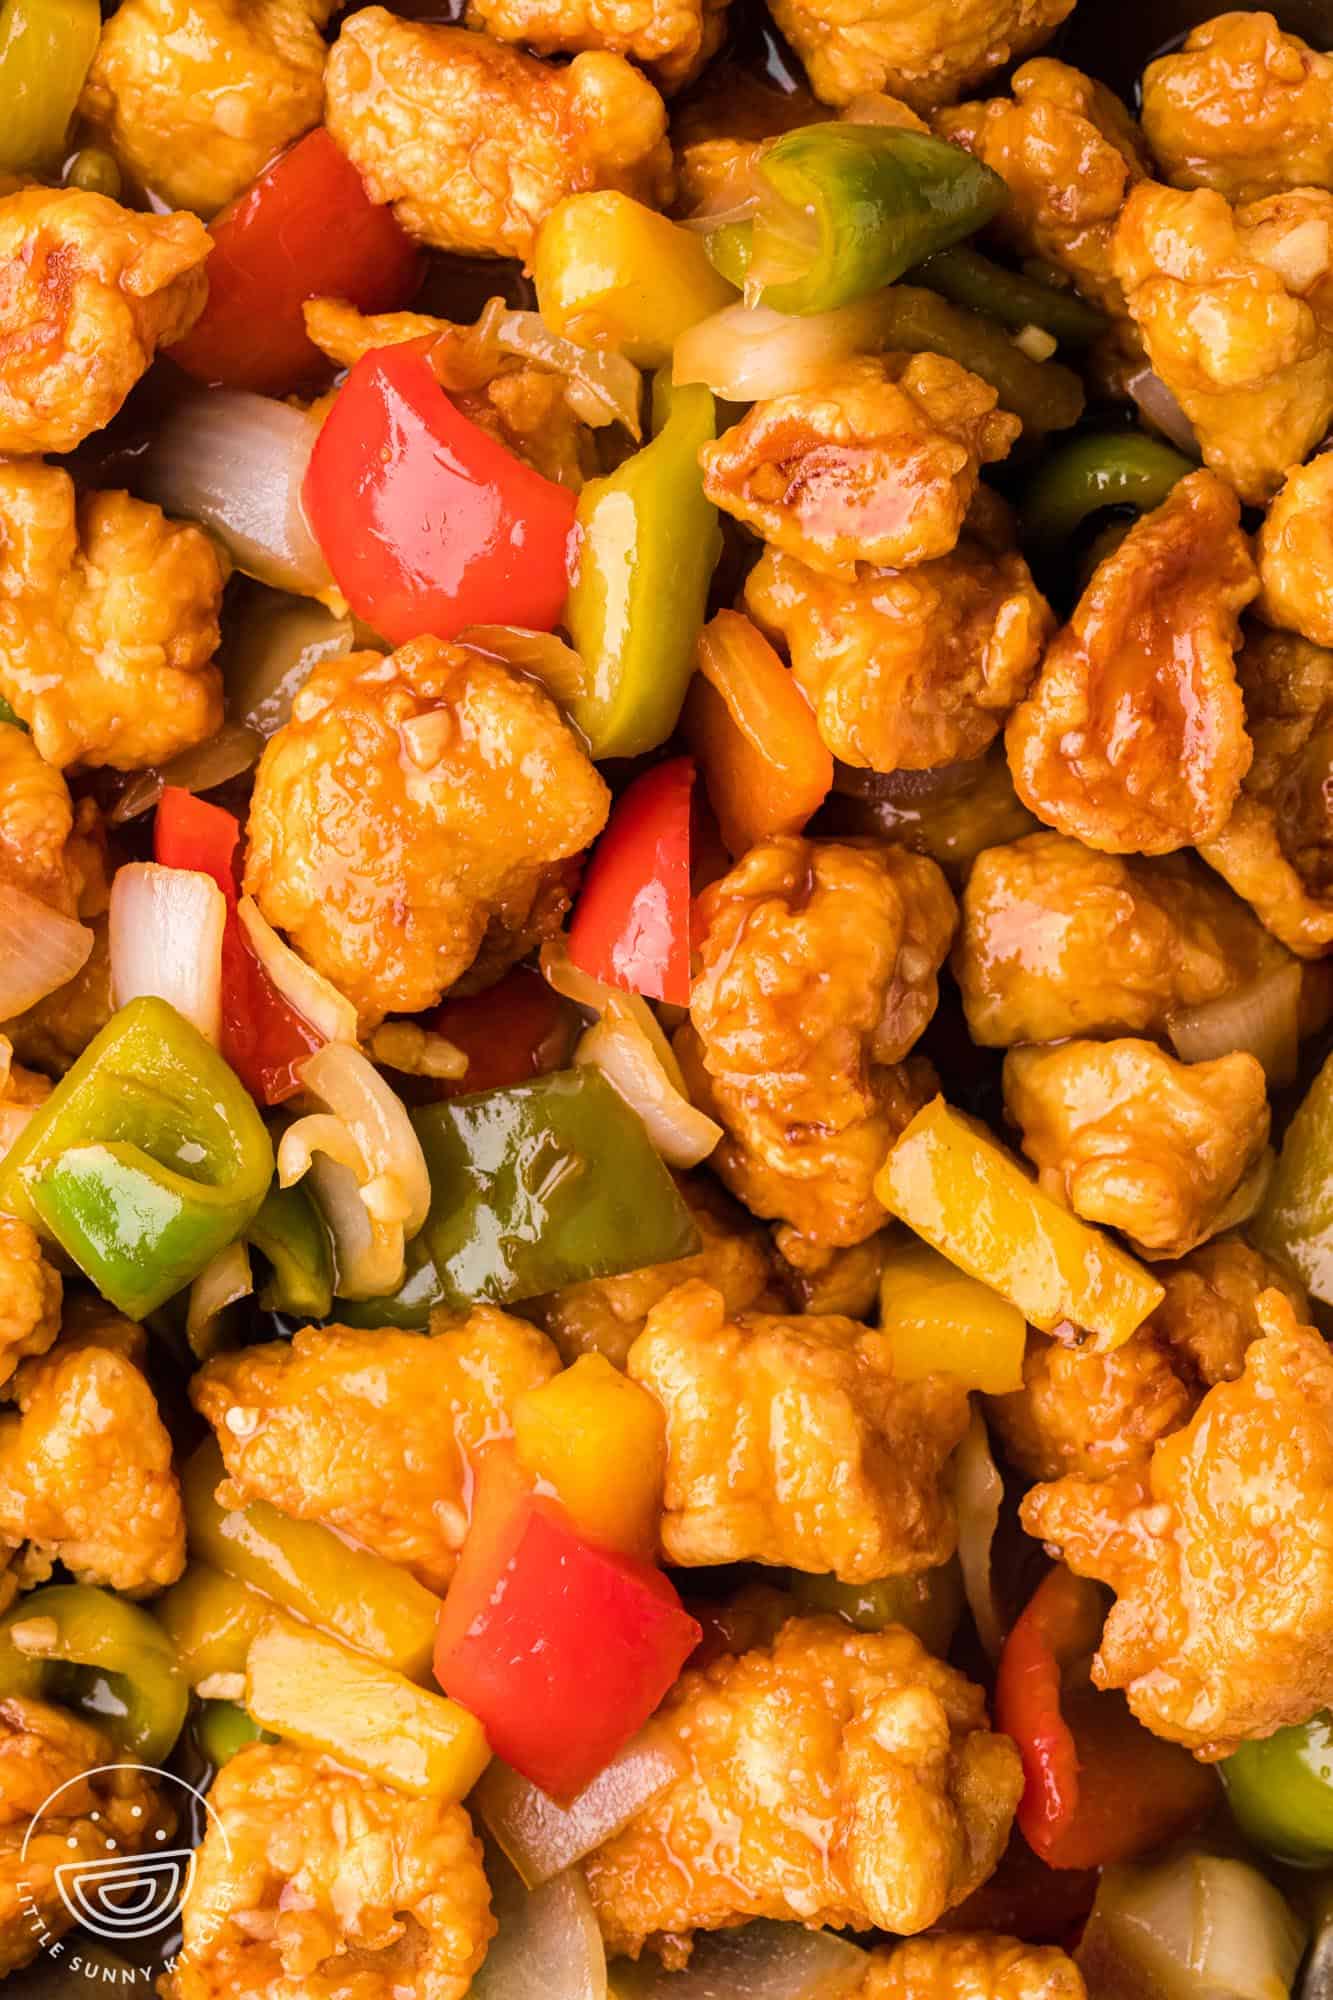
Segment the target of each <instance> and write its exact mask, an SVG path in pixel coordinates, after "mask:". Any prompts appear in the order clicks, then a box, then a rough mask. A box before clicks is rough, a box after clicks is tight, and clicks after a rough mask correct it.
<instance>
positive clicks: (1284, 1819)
mask: <svg viewBox="0 0 1333 2000" xmlns="http://www.w3.org/2000/svg"><path fill="white" fill-rule="evenodd" d="M1218 1768H1219V1769H1220V1771H1221V1773H1222V1779H1223V1782H1224V1783H1225V1785H1226V1790H1227V1804H1228V1805H1229V1806H1230V1807H1231V1813H1232V1817H1233V1819H1234V1820H1235V1821H1236V1824H1237V1825H1238V1826H1239V1828H1240V1830H1241V1832H1242V1833H1243V1834H1244V1835H1245V1837H1246V1839H1247V1840H1252V1841H1253V1842H1254V1844H1255V1846H1256V1847H1262V1848H1266V1849H1267V1851H1268V1852H1269V1853H1270V1854H1272V1855H1275V1856H1276V1857H1277V1858H1278V1859H1279V1860H1281V1861H1290V1862H1293V1863H1294V1864H1295V1865H1296V1866H1297V1867H1301V1868H1323V1867H1327V1866H1328V1865H1329V1864H1330V1863H1331V1862H1333V1717H1331V1716H1330V1715H1329V1713H1328V1711H1327V1710H1324V1712H1323V1713H1322V1714H1320V1715H1316V1716H1313V1717H1312V1718H1311V1720H1310V1721H1309V1722H1303V1723H1300V1724H1298V1725H1296V1726H1295V1727H1293V1728H1290V1729H1279V1730H1278V1731H1277V1732H1276V1734H1274V1735H1272V1736H1265V1737H1264V1738H1263V1740H1262V1741H1261V1742H1253V1743H1242V1744H1241V1746H1240V1749H1239V1750H1236V1751H1233V1752H1232V1754H1231V1756H1230V1757H1226V1758H1224V1759H1223V1760H1222V1763H1221V1764H1220V1765H1219V1767H1218Z"/></svg>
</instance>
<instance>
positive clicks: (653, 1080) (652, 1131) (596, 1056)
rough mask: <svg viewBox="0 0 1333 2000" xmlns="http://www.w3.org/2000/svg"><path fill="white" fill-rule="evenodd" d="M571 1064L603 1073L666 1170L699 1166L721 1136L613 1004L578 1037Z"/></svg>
mask: <svg viewBox="0 0 1333 2000" xmlns="http://www.w3.org/2000/svg"><path fill="white" fill-rule="evenodd" d="M574 1061H575V1062H576V1063H591V1064H592V1065H593V1067H594V1068H596V1069H599V1070H601V1072H602V1075H603V1076H604V1077H605V1078H606V1080H607V1082H608V1083H609V1084H611V1085H612V1087H613V1088H614V1089H616V1090H617V1091H619V1093H620V1095H621V1096H622V1097H623V1098H624V1100H625V1102H626V1104H628V1106H629V1108H630V1110H631V1111H633V1112H634V1113H635V1114H636V1115H637V1116H638V1118H639V1119H640V1120H641V1121H642V1123H643V1125H644V1127H645V1128H646V1130H647V1133H648V1137H649V1138H650V1139H651V1140H652V1142H653V1145H654V1146H655V1147H656V1148H657V1151H658V1152H659V1153H660V1154H661V1156H662V1158H663V1159H664V1160H665V1161H666V1163H667V1165H668V1166H671V1167H697V1166H698V1164H699V1162H700V1160H706V1159H707V1158H708V1155H709V1154H710V1153H711V1152H712V1151H713V1148H714V1147H715V1146H716V1145H717V1143H718V1140H719V1139H720V1138H721V1137H722V1127H721V1126H720V1125H719V1124H717V1123H716V1121H715V1120H713V1119H712V1118H710V1117H709V1116H708V1115H707V1113H706V1112H703V1111H698V1110H696V1109H695V1107H694V1105H693V1104H691V1103H690V1100H689V1098H688V1097H686V1096H685V1095H684V1093H683V1092H682V1091H679V1090H677V1089H676V1087H675V1085H674V1084H673V1083H672V1081H671V1079H670V1077H669V1076H668V1075H667V1073H666V1071H665V1069H664V1068H663V1067H662V1063H661V1061H660V1060H659V1058H658V1056H657V1054H656V1052H655V1050H654V1048H653V1045H652V1043H651V1042H650V1041H649V1039H648V1037H647V1035H645V1034H644V1032H643V1029H642V1027H641V1026H640V1025H639V1023H638V1022H637V1021H636V1020H635V1018H634V1016H633V1015H632V1014H631V1013H630V1011H629V1009H628V1008H626V1007H621V1006H620V1005H619V1004H618V1003H617V1002H615V1001H612V1002H611V1004H610V1006H608V1008H607V1010H606V1012H605V1013H604V1014H603V1016H602V1018H601V1020H600V1021H598V1022H597V1023H596V1024H595V1025H594V1026H593V1027H591V1028H589V1029H588V1030H587V1031H586V1032H585V1033H584V1034H583V1035H582V1036H581V1038H580V1040H579V1043H578V1046H577V1048H576V1049H575V1050H574Z"/></svg>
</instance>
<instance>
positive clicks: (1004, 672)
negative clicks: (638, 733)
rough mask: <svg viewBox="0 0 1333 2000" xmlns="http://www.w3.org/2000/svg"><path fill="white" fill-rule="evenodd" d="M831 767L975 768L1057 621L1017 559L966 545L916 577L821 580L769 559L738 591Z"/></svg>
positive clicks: (778, 557) (778, 554) (893, 572)
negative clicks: (967, 763)
mask: <svg viewBox="0 0 1333 2000" xmlns="http://www.w3.org/2000/svg"><path fill="white" fill-rule="evenodd" d="M745 605H746V609H747V610H748V611H749V613H750V615H751V617H752V618H753V619H754V621H755V623H756V624H757V625H760V626H762V628H763V629H764V631H765V632H767V634H768V635H769V637H770V638H772V639H774V640H775V641H776V642H777V643H779V644H781V645H784V646H785V647H786V648H787V649H788V651H789V653H790V655H791V664H792V672H793V674H794V675H795V678H796V680H797V681H798V682H799V684H800V686H801V687H802V688H803V690H804V691H805V695H806V697H807V699H808V700H809V702H810V705H811V707H812V708H813V709H814V711H815V719H816V721H817V723H818V725H819V733H820V735H821V736H822V737H823V739H824V741H825V743H827V745H828V747H829V749H830V750H831V751H832V752H833V754H834V756H835V757H840V758H841V759H842V761H843V762H844V763H845V764H855V765H859V766H862V767H868V768H869V769H870V770H872V771H897V770H908V771H923V770H930V769H932V768H933V767H934V766H936V765H939V764H953V763H957V762H959V761H961V760H965V759H967V758H971V757H979V756H980V755H981V753H982V752H983V750H985V748H986V747H987V745H988V744H989V743H990V742H992V740H993V739H994V737H995V736H996V734H997V733H998V731H999V730H1000V728H1001V727H1002V726H1003V723H1004V719H1005V717H1006V716H1007V715H1008V713H1009V711H1010V709H1011V708H1012V707H1013V706H1014V703H1015V702H1016V701H1019V700H1021V699H1022V697H1023V695H1024V694H1026V692H1027V689H1028V684H1029V682H1030V681H1031V679H1032V676H1033V674H1034V673H1035V671H1036V668H1037V663H1038V661H1039V660H1040V658H1041V651H1042V647H1043V646H1044V644H1045V643H1046V640H1047V639H1048V637H1049V636H1050V633H1051V631H1052V629H1053V627H1054V624H1055V620H1054V619H1053V617H1052V616H1051V612H1050V609H1049V607H1048V605H1047V603H1046V600H1045V598H1044V597H1042V595H1041V594H1040V592H1039V591H1038V590H1037V588H1036V585H1035V584H1034V583H1033V581H1032V578H1031V576H1030V575H1029V573H1028V567H1027V564H1026V563H1025V562H1024V560H1023V558H1022V556H1020V555H1017V554H1016V553H1014V552H1012V551H1009V552H1006V553H1004V554H999V555H991V554H988V553H986V552H985V551H983V550H982V548H981V547H980V546H979V545H978V544H977V543H976V542H974V541H972V540H971V539H970V538H969V537H966V536H965V537H964V539H963V540H962V541H961V542H959V544H958V546H957V548H956V549H954V550H953V551H952V553H951V554H949V555H946V556H940V557H939V558H937V559H936V560H935V561H934V562H928V563H921V564H919V565H918V567H917V568H915V569H909V570H897V569H871V568H868V567H867V568H863V569H862V570H861V571H860V572H859V574H858V575H857V576H856V577H855V579H854V580H844V579H842V578H840V577H839V578H834V577H829V576H822V575H820V574H818V572H816V571H815V570H813V569H810V568H809V567H808V566H807V565H806V564H805V563H803V562H801V561H800V560H799V559H798V558H797V557H796V556H792V555H787V554H785V553H784V552H783V551H782V550H781V549H776V548H769V549H765V551H764V553H763V555H762V556H761V557H760V559H759V561H758V562H757V563H756V565H755V567H754V568H753V569H752V570H751V571H750V574H749V576H748V577H747V578H746V580H745Z"/></svg>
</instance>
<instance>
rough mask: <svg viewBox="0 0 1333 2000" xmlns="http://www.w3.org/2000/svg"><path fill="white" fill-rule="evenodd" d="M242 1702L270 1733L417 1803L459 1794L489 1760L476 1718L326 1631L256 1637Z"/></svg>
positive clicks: (275, 1630) (276, 1630)
mask: <svg viewBox="0 0 1333 2000" xmlns="http://www.w3.org/2000/svg"><path fill="white" fill-rule="evenodd" d="M245 1706H246V1708H247V1709H248V1710H249V1712H250V1714H251V1716H252V1717H253V1718H254V1720H255V1721H256V1722H257V1723H259V1725H260V1727H261V1728H263V1729H268V1730H271V1731H272V1733H273V1735H275V1736H281V1737H285V1738H286V1740H287V1741H288V1742H289V1743H297V1744H299V1745H300V1746H301V1747H302V1748H303V1749H306V1750H319V1751H322V1752H323V1753H324V1754H325V1755H326V1756H329V1757H335V1758H336V1759H337V1760H338V1762H339V1763H340V1764H348V1765H350V1766H351V1768H352V1770H354V1771H361V1772H363V1773H364V1774H365V1776H366V1777H368V1778H375V1779H378V1781H379V1782H380V1784H382V1785H389V1786H391V1787H392V1788H393V1790H394V1791H398V1792H410V1793H411V1794H412V1795H413V1796H414V1797H416V1798H437V1799H462V1798H465V1797H466V1796H467V1794H468V1793H469V1792H470V1791H471V1790H472V1787H473V1786H474V1785H475V1784H476V1782H477V1780H478V1778H479V1777H480V1776H481V1774H482V1772H483V1771H484V1770H485V1768H486V1766H487V1764H488V1763H489V1762H490V1756H491V1753H490V1748H489V1746H488V1744H487V1742H486V1732H485V1730H484V1729H483V1728H482V1726H481V1724H480V1723H479V1722H478V1720H477V1718H476V1716H475V1715H471V1714H469V1712H468V1711H467V1709H465V1708H462V1707H460V1706H459V1704H458V1703H457V1702H456V1701H450V1700H449V1698H448V1696H447V1695H442V1694H428V1693H427V1692H426V1691H425V1689H424V1688H419V1687H414V1686H413V1684H412V1682H411V1681H409V1680H405V1679H404V1678H403V1676H402V1675H401V1674H396V1673H394V1671H393V1669H392V1668H391V1667H381V1666H378V1665H377V1664H376V1663H375V1662H374V1661H373V1660H367V1659H363V1658H362V1657H361V1656H360V1655H359V1654H357V1653H351V1652H349V1651H348V1649H347V1648H346V1646H341V1645H339V1643H338V1641H337V1640H336V1639H329V1638H326V1637H325V1635H324V1634H323V1633H322V1632H301V1631H295V1630H291V1629H286V1630H284V1629H283V1628H282V1627H280V1626H270V1627H269V1629H268V1630H267V1631H264V1632H261V1633H260V1634H259V1636H258V1638H257V1639H255V1640H254V1641H253V1643H252V1644H251V1647H250V1655H249V1659H248V1661H247V1662H246V1674H245Z"/></svg>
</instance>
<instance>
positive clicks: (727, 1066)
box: [677, 836, 956, 1247]
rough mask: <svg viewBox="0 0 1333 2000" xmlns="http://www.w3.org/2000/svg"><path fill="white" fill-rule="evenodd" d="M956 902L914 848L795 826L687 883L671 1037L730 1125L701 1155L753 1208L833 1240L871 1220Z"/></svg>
mask: <svg viewBox="0 0 1333 2000" xmlns="http://www.w3.org/2000/svg"><path fill="white" fill-rule="evenodd" d="M955 914H956V913H955V908H954V901H953V897H952V896H951V895H950V893H949V889H948V886H947V884H946V883H945V880H944V877H943V876H942V875H941V873H940V871H939V869H938V868H937V867H936V866H935V864H934V862H933V861H928V860H926V859H925V857H924V856H921V855H916V854H909V853H908V852H907V851H906V850H905V849H903V848H894V847H886V846H878V845H871V844H869V843H861V844H854V843H850V842H842V841H812V840H804V839H800V838H797V837H794V836H793V837H787V838H782V839H777V840H769V841H764V842H761V843H760V845H759V846H757V847H753V848H751V849H750V851H749V853H748V854H746V855H744V856H743V857H742V858H741V860H740V861H738V862H737V863H736V865H735V867H734V868H732V869H731V871H730V873H729V874H727V875H725V876H723V878H722V880H721V881H720V882H715V883H713V885H712V886H711V887H710V888H708V889H706V890H705V891H704V892H703V894H702V895H701V896H700V897H699V899H698V901H697V903H696V905H695V924H696V929H695V949H696V954H697V976H696V978H695V981H694V988H693V995H692V998H691V1003H690V1025H689V1026H688V1027H686V1028H684V1029H682V1030H681V1033H680V1035H679V1036H678V1037H677V1051H678V1053H679V1054H680V1056H681V1058H682V1061H683V1063H684V1065H685V1070H686V1076H687V1080H688V1082H689V1084H690V1087H691V1092H692V1094H693V1095H694V1096H695V1101H696V1102H701V1103H703V1104H705V1106H706V1108H708V1109H709V1110H710V1112H711V1114H712V1115H713V1116H715V1117H716V1118H717V1119H718V1120H719V1121H720V1123H721V1124H722V1125H723V1127H724V1137H723V1139H722V1141H721V1143H720V1144H719V1146H718V1148H717V1151H716V1152H715V1153H714V1154H713V1156H712V1160H711V1165H712V1166H713V1167H714V1168H715V1170H716V1171H717V1173H718V1174H719V1175H720V1176H721V1178H722V1179H723V1180H724V1181H725V1182H726V1184H727V1186H728V1187H730V1188H731V1190H732V1192H733V1193H734V1194H737V1195H739V1197H740V1199H741V1200H742V1201H743V1202H744V1203H745V1205H746V1207H747V1208H749V1209H750V1211H751V1212H752V1214H755V1215H762V1216H780V1217H782V1218H783V1219H784V1220H785V1221H787V1222H790V1223H792V1224H793V1225H794V1226H795V1228H796V1229H797V1230H798V1231H799V1232H800V1233H801V1234H802V1235H803V1236H806V1237H809V1238H810V1239H811V1240H812V1241H813V1242H815V1243H817V1244H824V1245H827V1246H830V1247H838V1246H845V1245H848V1244H852V1243H860V1242H863V1241H864V1240H865V1238H866V1237H868V1236H872V1235H874V1233H875V1231H876V1230H878V1229H880V1228H881V1227H882V1226H883V1224H884V1222H885V1221H886V1219H887V1218H886V1215H885V1211H884V1209H883V1208H882V1207H881V1206H880V1204H879V1202H878V1201H877V1200H876V1199H875V1196H874V1191H873V1188H872V1185H871V1183H872V1182H873V1180H874V1176H875V1174H876V1173H877V1172H878V1171H879V1168H880V1166H881V1165H882V1164H883V1160H884V1155H885V1153H886V1152H887V1150H888V1148H889V1146H890V1145H891V1144H892V1142H893V1140H894V1139H895V1138H896V1137H897V1135H898V1133H899V1132H901V1131H902V1129H903V1127H904V1126H905V1125H906V1124H907V1123H908V1121H909V1119H910V1118H911V1117H912V1116H913V1115H914V1113H915V1112H916V1111H917V1110H919V1109H920V1107H921V1105H922V1104H923V1103H924V1102H925V1101H926V1099H927V1097H929V1096H930V1095H931V1093H932V1090H933V1084H934V1072H933V1071H932V1070H931V1069H930V1066H929V1064H927V1063H923V1062H921V1061H919V1060H918V1061H914V1062H911V1063H905V1062H904V1060H903V1059H904V1057H905V1056H907V1054H908V1052H909V1050H910V1049H911V1048H912V1045H913V1043H914V1042H915V1041H916V1040H917V1038H918V1036H919V1035H920V1034H921V1033H922V1031H923V1029H924V1028H925V1026H926V1024H927V1022H928V1021H929V1020H930V1017H931V1015H932V1014H933V1013H934V1011H935V1003H936V999H937V997H938V986H937V983H936V974H937V972H938V970H939V967H940V964H941V963H942V961H943V959H944V955H945V953H946V952H947V950H948V948H949V939H950V937H951V936H952V933H953V926H954V921H955Z"/></svg>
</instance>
